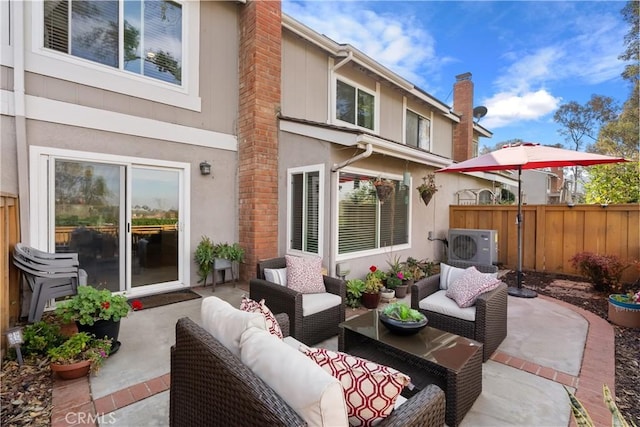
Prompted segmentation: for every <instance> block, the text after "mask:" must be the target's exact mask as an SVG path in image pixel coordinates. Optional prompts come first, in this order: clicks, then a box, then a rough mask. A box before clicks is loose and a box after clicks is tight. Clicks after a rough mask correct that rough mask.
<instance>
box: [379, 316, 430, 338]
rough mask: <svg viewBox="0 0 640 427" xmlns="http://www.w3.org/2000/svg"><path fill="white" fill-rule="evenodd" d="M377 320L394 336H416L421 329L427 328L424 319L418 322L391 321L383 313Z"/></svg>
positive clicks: (425, 319) (391, 319)
mask: <svg viewBox="0 0 640 427" xmlns="http://www.w3.org/2000/svg"><path fill="white" fill-rule="evenodd" d="M379 319H380V321H381V322H382V324H383V325H384V326H385V327H386V328H387V329H388V330H389V332H391V333H392V334H396V335H413V334H417V333H418V332H420V330H422V328H424V327H425V326H427V323H428V320H427V318H426V317H425V318H424V319H423V320H421V321H419V322H403V321H401V320H397V319H393V318H391V317H389V316H387V315H386V314H384V313H380V315H379Z"/></svg>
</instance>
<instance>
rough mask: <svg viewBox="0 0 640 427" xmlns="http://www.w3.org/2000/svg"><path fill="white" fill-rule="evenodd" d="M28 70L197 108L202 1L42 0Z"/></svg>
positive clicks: (34, 8)
mask: <svg viewBox="0 0 640 427" xmlns="http://www.w3.org/2000/svg"><path fill="white" fill-rule="evenodd" d="M29 7H30V8H31V12H32V13H31V15H32V17H33V19H32V21H31V26H32V28H31V31H30V32H29V37H30V38H31V39H30V41H31V46H32V48H31V52H27V60H28V61H27V69H28V70H29V71H34V72H37V73H40V74H43V75H47V76H51V77H55V78H60V79H63V80H69V81H73V82H76V83H80V84H85V85H88V86H93V87H98V88H102V89H106V90H110V91H114V92H118V93H123V94H127V95H131V96H136V97H139V98H143V99H149V100H152V101H157V102H161V103H165V104H168V105H174V106H178V107H183V108H187V109H191V110H195V111H200V108H201V100H200V98H199V96H198V92H199V83H198V80H199V79H198V69H199V50H200V48H199V35H200V34H199V33H200V24H199V22H200V16H199V15H200V3H199V2H192V1H183V0H153V1H152V0H104V1H71V0H38V1H34V2H29Z"/></svg>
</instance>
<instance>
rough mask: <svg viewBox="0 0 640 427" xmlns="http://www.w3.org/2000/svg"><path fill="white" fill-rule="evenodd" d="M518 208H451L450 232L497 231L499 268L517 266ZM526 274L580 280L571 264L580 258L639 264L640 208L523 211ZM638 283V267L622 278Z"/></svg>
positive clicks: (540, 207)
mask: <svg viewBox="0 0 640 427" xmlns="http://www.w3.org/2000/svg"><path fill="white" fill-rule="evenodd" d="M516 214H517V206H511V205H509V206H503V205H482V206H477V205H476V206H469V205H452V206H450V207H449V227H450V228H477V229H488V230H498V262H499V263H502V264H504V266H505V267H508V268H511V269H515V268H516V267H517V264H518V229H517V225H516ZM522 214H523V222H522V226H523V227H522V241H523V245H522V248H523V254H522V268H523V270H536V271H547V272H552V273H563V274H571V275H578V272H577V271H576V270H575V269H574V268H573V267H572V266H571V263H570V262H569V259H570V258H571V257H572V256H573V255H575V254H577V253H579V252H586V251H588V252H594V253H598V254H607V255H617V256H619V257H620V258H621V259H622V260H623V261H629V262H632V261H634V260H635V261H640V205H638V204H623V205H609V206H606V207H602V206H600V205H576V206H573V207H569V206H566V205H524V206H522ZM639 277H640V271H639V269H638V267H637V264H636V266H631V267H630V268H628V269H627V270H625V272H624V276H623V281H624V282H635V281H636V280H638V278H639Z"/></svg>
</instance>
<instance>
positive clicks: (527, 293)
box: [507, 167, 538, 298]
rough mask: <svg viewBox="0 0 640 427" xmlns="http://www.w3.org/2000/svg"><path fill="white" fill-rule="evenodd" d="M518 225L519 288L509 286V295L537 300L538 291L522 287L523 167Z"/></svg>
mask: <svg viewBox="0 0 640 427" xmlns="http://www.w3.org/2000/svg"><path fill="white" fill-rule="evenodd" d="M516 225H517V227H518V271H517V273H516V274H517V281H518V286H517V287H514V286H509V289H507V292H508V293H509V295H511V296H514V297H520V298H535V297H537V296H538V294H537V292H536V291H532V290H531V289H527V288H523V287H522V167H519V168H518V214H517V215H516Z"/></svg>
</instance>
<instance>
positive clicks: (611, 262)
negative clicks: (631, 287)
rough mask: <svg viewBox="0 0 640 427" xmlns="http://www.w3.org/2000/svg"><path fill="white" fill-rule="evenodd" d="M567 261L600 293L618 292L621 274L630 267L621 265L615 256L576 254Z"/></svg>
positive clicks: (587, 253)
mask: <svg viewBox="0 0 640 427" xmlns="http://www.w3.org/2000/svg"><path fill="white" fill-rule="evenodd" d="M569 261H570V262H571V265H572V266H573V268H575V269H576V270H578V271H579V272H580V274H581V275H583V276H585V277H586V278H588V279H589V280H591V282H592V283H593V287H594V289H595V290H596V291H601V292H617V291H619V290H620V289H621V283H620V281H621V279H622V273H623V272H624V270H625V269H627V268H628V267H629V265H630V264H625V263H623V262H622V260H621V259H620V258H619V257H617V256H616V255H599V254H594V253H591V252H580V253H577V254H575V255H574V256H573V257H571V259H570V260H569Z"/></svg>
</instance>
